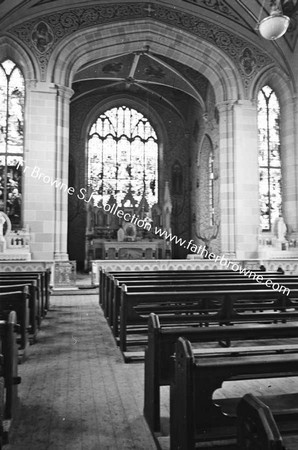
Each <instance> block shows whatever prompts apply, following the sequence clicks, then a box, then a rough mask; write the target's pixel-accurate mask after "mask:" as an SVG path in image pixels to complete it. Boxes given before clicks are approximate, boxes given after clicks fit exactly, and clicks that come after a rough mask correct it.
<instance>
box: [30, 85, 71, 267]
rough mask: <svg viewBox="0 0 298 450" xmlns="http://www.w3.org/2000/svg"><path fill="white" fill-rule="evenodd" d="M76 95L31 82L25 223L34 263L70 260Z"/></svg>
mask: <svg viewBox="0 0 298 450" xmlns="http://www.w3.org/2000/svg"><path fill="white" fill-rule="evenodd" d="M71 94H72V91H71V90H70V89H68V88H61V87H57V86H55V85H54V84H52V83H43V82H35V81H32V82H28V83H27V86H26V111H25V117H26V129H25V136H26V141H25V154H24V167H23V173H24V205H25V206H24V223H25V224H26V225H29V229H30V234H31V243H30V248H31V252H32V258H33V259H40V260H41V259H45V260H47V259H51V260H52V259H54V258H55V259H68V256H67V250H66V249H67V247H66V246H67V202H68V193H67V188H68V133H69V131H68V126H69V123H68V122H69V98H70V96H71Z"/></svg>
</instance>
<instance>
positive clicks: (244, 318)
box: [119, 285, 298, 352]
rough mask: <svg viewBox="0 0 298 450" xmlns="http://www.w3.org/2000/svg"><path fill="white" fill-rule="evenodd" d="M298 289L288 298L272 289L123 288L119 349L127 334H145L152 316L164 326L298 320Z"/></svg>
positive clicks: (123, 345)
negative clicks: (189, 289) (174, 290)
mask: <svg viewBox="0 0 298 450" xmlns="http://www.w3.org/2000/svg"><path fill="white" fill-rule="evenodd" d="M295 298H296V299H297V298H298V290H297V289H296V290H294V289H293V290H291V292H290V296H286V295H285V294H282V293H280V292H277V291H273V290H272V289H268V288H266V287H265V288H263V289H254V290H237V289H235V288H232V287H231V289H229V290H226V291H224V290H221V291H217V290H211V291H186V292H161V293H159V294H158V293H155V292H143V293H135V292H133V293H130V292H129V291H128V290H127V288H126V286H125V285H124V286H122V295H121V310H120V333H119V337H120V342H119V345H120V349H121V351H122V352H125V351H126V349H127V334H128V333H131V334H133V333H134V334H136V333H140V332H142V333H146V332H147V327H146V326H145V324H147V321H148V317H149V314H150V313H151V312H155V313H156V314H158V315H162V320H163V322H164V323H172V324H173V323H174V324H178V323H179V322H180V324H183V323H192V324H194V325H200V324H208V323H217V324H230V323H237V322H239V323H240V322H264V321H267V322H272V321H285V320H294V319H295V318H296V320H297V319H298V311H297V306H298V304H297V302H296V301H295Z"/></svg>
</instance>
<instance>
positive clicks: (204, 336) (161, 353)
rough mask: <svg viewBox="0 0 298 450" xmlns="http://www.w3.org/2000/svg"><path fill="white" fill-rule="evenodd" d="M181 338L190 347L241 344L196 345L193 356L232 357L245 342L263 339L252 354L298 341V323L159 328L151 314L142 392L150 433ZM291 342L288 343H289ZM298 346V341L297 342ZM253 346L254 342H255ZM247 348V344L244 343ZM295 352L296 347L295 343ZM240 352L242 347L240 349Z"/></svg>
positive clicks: (154, 427)
mask: <svg viewBox="0 0 298 450" xmlns="http://www.w3.org/2000/svg"><path fill="white" fill-rule="evenodd" d="M181 336H183V337H184V338H186V339H188V340H189V341H190V342H191V343H192V344H194V343H196V344H202V343H206V342H208V343H217V342H219V341H226V340H230V341H231V340H232V341H240V343H239V342H237V345H236V346H235V347H233V348H211V349H210V348H202V346H198V345H196V347H195V348H194V350H193V351H194V354H195V355H197V354H201V355H204V354H206V353H208V352H210V351H211V352H212V353H216V354H218V355H227V356H229V355H232V356H235V354H236V353H237V351H238V350H239V346H241V345H245V344H246V342H245V341H248V340H253V341H260V340H265V341H266V345H265V346H264V343H262V346H259V345H258V343H257V345H258V347H257V348H253V350H254V351H259V352H263V351H265V352H266V351H268V350H269V348H270V350H271V351H273V349H275V348H276V349H277V350H278V351H281V347H280V346H276V347H274V346H272V345H271V346H270V347H268V345H269V344H270V343H271V344H272V341H273V340H278V339H282V338H287V339H293V338H298V324H297V323H287V324H266V325H260V324H258V325H256V324H244V325H243V326H224V327H217V326H213V327H203V328H198V327H192V326H188V327H186V326H184V327H179V326H176V327H167V326H161V325H160V321H159V318H158V316H157V315H156V314H154V313H151V314H150V316H149V320H148V347H147V348H146V350H145V393H144V416H145V418H146V420H147V423H148V425H149V427H150V429H151V430H152V431H158V430H159V429H160V387H161V386H169V385H170V384H171V382H172V381H173V379H174V358H173V355H174V353H175V345H176V342H177V340H178V338H179V337H181ZM289 343H290V342H289ZM297 344H298V340H297ZM254 345H255V343H254ZM246 346H247V344H246ZM295 347H296V348H297V350H298V346H297V345H296V344H295ZM240 351H242V352H243V348H241V347H240Z"/></svg>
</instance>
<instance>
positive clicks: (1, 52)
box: [0, 36, 39, 81]
mask: <svg viewBox="0 0 298 450" xmlns="http://www.w3.org/2000/svg"><path fill="white" fill-rule="evenodd" d="M5 59H11V60H12V61H13V62H14V63H15V64H16V65H17V66H19V68H20V69H21V71H22V73H23V75H24V78H25V80H26V81H30V80H37V78H38V75H37V74H39V68H38V64H37V61H36V60H35V58H34V56H32V55H31V54H29V53H28V52H27V51H26V50H24V48H23V47H22V46H21V45H19V44H18V43H17V42H16V41H15V40H13V39H11V38H10V37H8V36H2V37H0V61H1V62H3V61H4V60H5Z"/></svg>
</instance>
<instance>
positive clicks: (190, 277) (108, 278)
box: [99, 271, 297, 317]
mask: <svg viewBox="0 0 298 450" xmlns="http://www.w3.org/2000/svg"><path fill="white" fill-rule="evenodd" d="M254 274H255V275H256V276H258V275H262V276H263V277H264V279H265V278H267V279H268V278H270V279H271V278H272V279H275V278H279V277H280V276H281V274H280V273H276V272H269V273H268V272H262V273H259V272H254ZM237 279H239V280H242V281H243V282H254V281H256V280H255V277H252V278H249V277H244V275H242V274H241V273H237V272H236V273H235V272H230V271H199V272H197V271H191V272H186V271H180V272H177V273H174V274H173V273H172V272H171V271H170V272H168V273H161V274H160V273H158V272H147V273H140V274H136V273H132V272H129V273H128V274H126V273H122V274H119V275H117V274H112V273H109V274H105V275H102V281H101V283H102V284H101V285H100V289H99V303H100V304H101V305H102V308H103V311H104V314H105V315H106V316H107V317H108V316H110V314H109V305H110V304H111V303H112V302H113V297H114V289H115V284H116V283H117V284H118V286H121V285H122V284H126V285H127V286H141V285H148V284H150V285H161V284H169V285H171V286H177V284H179V285H180V284H197V283H201V282H204V280H205V282H206V283H211V284H213V282H217V281H219V282H220V280H221V281H222V282H224V280H227V281H229V282H236V281H237ZM296 280H297V278H294V277H292V276H289V281H293V282H294V281H296Z"/></svg>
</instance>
